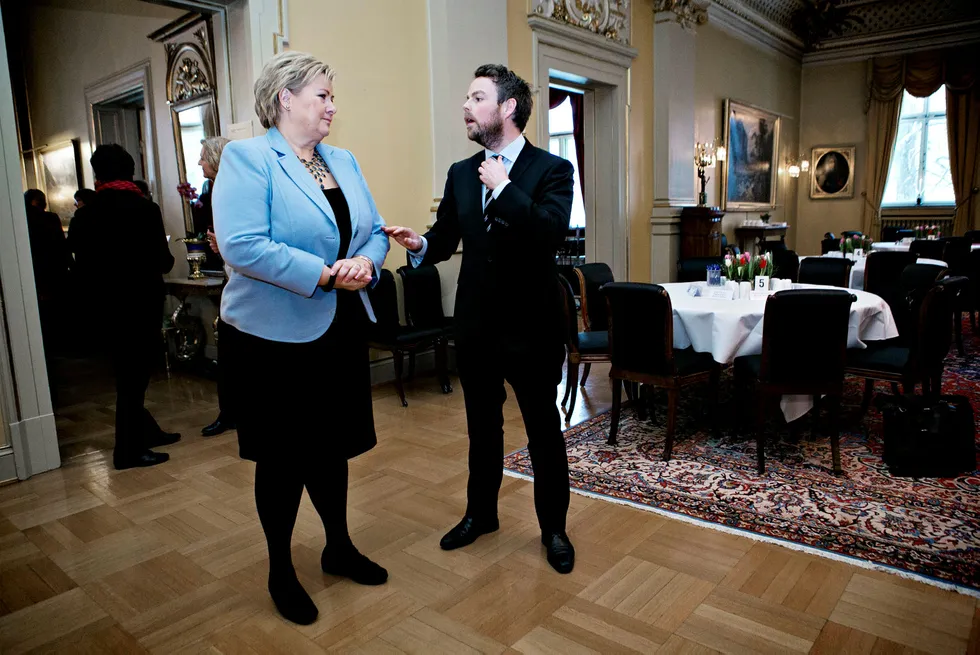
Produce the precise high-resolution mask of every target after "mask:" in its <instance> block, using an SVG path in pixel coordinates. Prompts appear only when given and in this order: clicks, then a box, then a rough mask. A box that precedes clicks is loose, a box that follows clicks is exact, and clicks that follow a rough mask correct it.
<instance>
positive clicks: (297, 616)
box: [269, 571, 319, 625]
mask: <svg viewBox="0 0 980 655" xmlns="http://www.w3.org/2000/svg"><path fill="white" fill-rule="evenodd" d="M269 595H270V596H272V602H273V603H275V604H276V609H277V610H279V613H280V614H282V616H283V618H285V619H287V620H289V621H292V622H293V623H297V624H299V625H310V624H311V623H313V622H314V621H316V617H317V616H318V615H319V612H318V611H317V609H316V603H314V602H313V599H312V598H310V595H309V594H308V593H306V589H303V585H302V584H300V581H299V580H298V579H297V578H296V572H295V571H294V572H292V575H283V576H277V577H273V576H272V574H271V573H270V574H269Z"/></svg>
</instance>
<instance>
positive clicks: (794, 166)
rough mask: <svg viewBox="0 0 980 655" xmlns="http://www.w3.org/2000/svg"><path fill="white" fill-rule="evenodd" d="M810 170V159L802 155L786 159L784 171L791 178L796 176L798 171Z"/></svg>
mask: <svg viewBox="0 0 980 655" xmlns="http://www.w3.org/2000/svg"><path fill="white" fill-rule="evenodd" d="M809 170H810V161H809V160H808V159H806V157H805V156H804V155H800V156H798V157H796V158H793V159H789V160H787V161H786V172H787V173H789V176H790V177H792V178H798V177H799V176H800V173H806V172H807V171H809Z"/></svg>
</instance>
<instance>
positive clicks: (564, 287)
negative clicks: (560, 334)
mask: <svg viewBox="0 0 980 655" xmlns="http://www.w3.org/2000/svg"><path fill="white" fill-rule="evenodd" d="M558 286H559V287H560V288H561V297H562V308H563V309H564V312H565V345H566V346H568V349H569V351H570V352H578V314H577V313H576V311H575V293H574V291H573V290H572V284H571V282H569V281H568V278H566V277H565V276H564V275H559V276H558Z"/></svg>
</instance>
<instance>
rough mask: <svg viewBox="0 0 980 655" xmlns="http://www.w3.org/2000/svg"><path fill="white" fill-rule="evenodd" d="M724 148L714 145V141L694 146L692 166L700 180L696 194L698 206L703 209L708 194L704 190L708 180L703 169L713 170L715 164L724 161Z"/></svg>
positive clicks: (706, 202)
mask: <svg viewBox="0 0 980 655" xmlns="http://www.w3.org/2000/svg"><path fill="white" fill-rule="evenodd" d="M726 154H727V153H726V152H725V147H724V146H719V145H715V140H714V139H713V140H711V141H710V142H708V143H695V144H694V166H695V167H697V169H698V179H699V180H701V192H700V193H699V194H698V206H699V207H704V206H705V205H707V204H708V192H707V191H706V190H705V185H707V183H708V180H710V179H711V178H709V177H706V176H705V174H704V169H706V168H713V167H714V165H715V163H716V162H720V161H725V156H726Z"/></svg>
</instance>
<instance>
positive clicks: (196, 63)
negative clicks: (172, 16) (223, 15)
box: [150, 14, 221, 235]
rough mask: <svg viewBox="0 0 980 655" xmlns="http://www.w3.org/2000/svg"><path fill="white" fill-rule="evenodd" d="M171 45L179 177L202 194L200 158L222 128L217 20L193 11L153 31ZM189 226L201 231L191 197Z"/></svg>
mask: <svg viewBox="0 0 980 655" xmlns="http://www.w3.org/2000/svg"><path fill="white" fill-rule="evenodd" d="M150 38H152V39H153V40H155V41H159V42H162V43H163V45H164V47H165V48H166V50H167V104H168V105H169V106H170V120H171V123H172V124H173V131H174V146H175V150H176V153H177V179H178V180H179V182H180V183H181V184H184V183H188V184H190V185H191V186H192V187H194V190H195V191H196V192H197V194H199V195H200V194H201V193H203V192H204V190H205V179H204V172H203V171H202V170H201V167H200V166H198V164H197V162H198V160H199V159H200V154H201V139H205V138H207V137H211V136H218V135H219V134H220V133H221V128H220V122H219V120H218V99H217V97H216V94H217V90H216V85H215V83H214V79H215V78H214V66H213V62H214V52H213V50H212V45H211V44H212V42H213V39H212V36H211V24H210V22H209V21H208V19H207V18H206V17H204V16H200V15H198V14H187V15H185V16H183V17H181V18H179V19H177V20H176V21H174V22H173V23H171V24H169V25H167V26H166V27H164V28H163V29H161V30H158V31H157V32H155V33H154V34H151V35H150ZM182 205H183V209H184V228H185V230H186V231H187V234H188V235H193V234H195V233H196V230H195V229H194V217H193V209H192V207H191V202H190V200H188V198H186V197H185V198H184V200H183V203H182Z"/></svg>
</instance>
